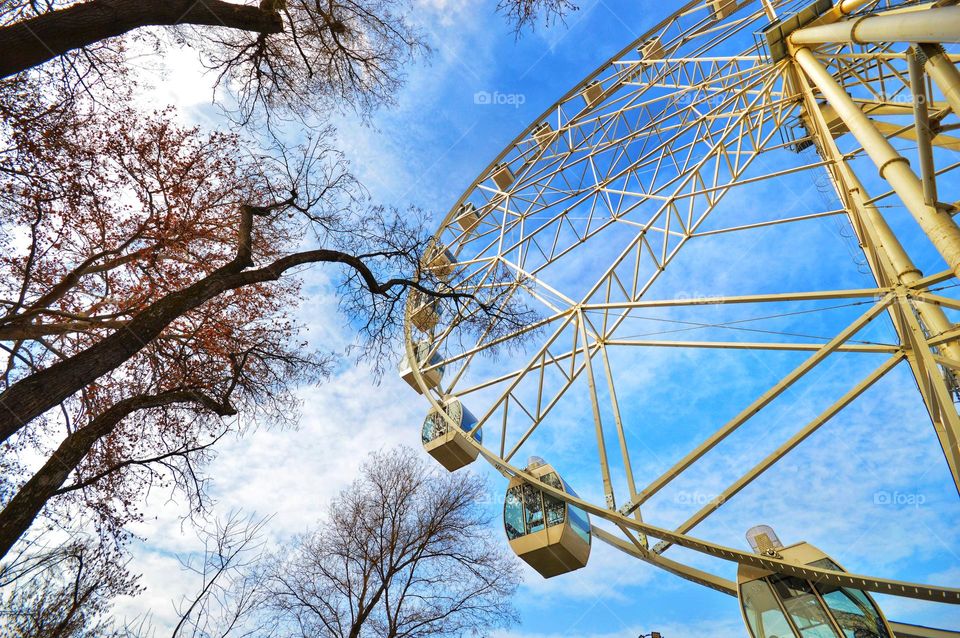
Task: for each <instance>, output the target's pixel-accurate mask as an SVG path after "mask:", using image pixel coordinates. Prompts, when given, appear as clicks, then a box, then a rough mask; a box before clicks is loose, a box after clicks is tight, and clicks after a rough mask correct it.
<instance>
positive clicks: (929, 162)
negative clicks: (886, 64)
mask: <svg viewBox="0 0 960 638" xmlns="http://www.w3.org/2000/svg"><path fill="white" fill-rule="evenodd" d="M907 64H908V66H909V68H910V93H911V94H912V96H913V118H914V120H915V125H914V126H915V128H916V132H917V155H918V156H919V157H920V179H921V181H922V182H923V203H924V204H926V205H927V206H936V205H937V181H936V179H935V177H934V174H935V173H936V169H935V168H934V166H933V145H932V144H931V143H930V139H931V138H932V137H933V133H932V132H931V130H930V114H929V113H928V112H927V91H926V82H924V76H923V63H922V62H921V61H920V59H919V58H918V57H917V52H916V51H915V50H911V51H910V52H909V53H908V54H907Z"/></svg>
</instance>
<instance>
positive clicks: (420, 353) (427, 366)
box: [400, 341, 443, 394]
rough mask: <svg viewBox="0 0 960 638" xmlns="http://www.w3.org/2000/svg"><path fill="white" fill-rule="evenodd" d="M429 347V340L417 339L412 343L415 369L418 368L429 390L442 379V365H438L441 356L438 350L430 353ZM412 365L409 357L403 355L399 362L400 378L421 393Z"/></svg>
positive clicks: (430, 347) (441, 359) (441, 358)
mask: <svg viewBox="0 0 960 638" xmlns="http://www.w3.org/2000/svg"><path fill="white" fill-rule="evenodd" d="M431 349H432V346H431V344H430V342H429V341H418V342H416V343H415V344H413V356H414V357H415V363H416V366H417V369H418V370H420V377H421V378H422V379H423V382H424V383H426V385H427V389H429V390H433V389H434V388H436V387H437V386H438V385H440V381H441V380H443V366H442V365H440V362H441V361H443V357H441V356H440V353H438V352H434V353H433V354H431V353H430V350H431ZM413 366H414V362H412V361H410V357H409V356H408V355H404V357H403V360H402V361H401V362H400V378H401V379H403V380H404V381H406V382H407V385H409V386H410V387H411V388H413V389H414V390H416V391H417V392H418V393H419V394H423V389H422V388H421V387H420V384H419V383H417V379H416V377H415V376H414V374H413Z"/></svg>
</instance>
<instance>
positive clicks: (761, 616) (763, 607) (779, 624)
mask: <svg viewBox="0 0 960 638" xmlns="http://www.w3.org/2000/svg"><path fill="white" fill-rule="evenodd" d="M740 600H742V601H744V603H743V611H744V615H745V616H746V618H747V625H748V626H749V627H750V633H751V634H752V635H753V638H781V637H784V638H785V637H787V636H793V635H794V634H793V629H792V628H791V627H790V622H789V621H788V620H787V618H786V616H784V615H783V611H781V609H780V605H778V604H777V599H776V597H775V596H774V595H773V591H772V590H771V589H770V585H768V584H767V582H766V581H764V580H753V581H750V582H747V583H744V584H743V585H741V586H740Z"/></svg>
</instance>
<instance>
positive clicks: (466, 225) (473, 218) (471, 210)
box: [456, 202, 480, 235]
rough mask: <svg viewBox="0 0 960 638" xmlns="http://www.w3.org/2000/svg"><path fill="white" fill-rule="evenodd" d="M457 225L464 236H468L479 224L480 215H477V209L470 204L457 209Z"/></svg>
mask: <svg viewBox="0 0 960 638" xmlns="http://www.w3.org/2000/svg"><path fill="white" fill-rule="evenodd" d="M456 220H457V223H458V224H460V228H462V229H463V234H464V235H469V234H470V233H472V232H473V230H474V229H475V228H476V227H477V226H478V225H479V224H480V215H479V214H477V208H476V206H474V205H473V204H471V203H470V202H467V203H466V204H461V205H460V208H458V209H457V216H456Z"/></svg>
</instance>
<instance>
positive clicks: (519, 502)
mask: <svg viewBox="0 0 960 638" xmlns="http://www.w3.org/2000/svg"><path fill="white" fill-rule="evenodd" d="M520 488H521V486H520V485H517V486H515V487H511V488H510V489H509V490H507V498H506V500H505V501H504V504H503V526H504V528H506V530H507V539H509V540H513V539H515V538H520V537H521V536H523V535H524V534H526V532H525V531H524V525H523V496H522V494H521V492H520Z"/></svg>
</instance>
